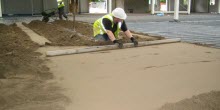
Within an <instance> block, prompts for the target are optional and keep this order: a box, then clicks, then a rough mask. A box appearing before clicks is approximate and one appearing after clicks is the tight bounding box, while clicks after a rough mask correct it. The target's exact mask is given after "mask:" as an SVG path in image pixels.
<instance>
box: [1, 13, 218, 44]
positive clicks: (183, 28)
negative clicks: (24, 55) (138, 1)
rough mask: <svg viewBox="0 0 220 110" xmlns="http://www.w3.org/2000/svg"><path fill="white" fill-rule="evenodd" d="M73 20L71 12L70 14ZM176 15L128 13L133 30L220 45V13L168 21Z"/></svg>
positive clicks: (92, 17)
mask: <svg viewBox="0 0 220 110" xmlns="http://www.w3.org/2000/svg"><path fill="white" fill-rule="evenodd" d="M101 16H102V15H100V14H99V15H91V14H81V15H77V16H76V20H79V21H85V22H89V23H93V22H94V21H95V20H96V19H97V18H99V17H101ZM69 18H70V20H71V18H72V17H71V16H70V17H69ZM36 19H38V20H41V17H6V18H3V19H0V23H5V24H11V23H14V22H27V23H28V22H30V21H31V20H36ZM172 20H173V15H172V14H171V15H165V16H162V17H160V16H156V15H149V14H128V19H127V20H126V22H127V25H128V27H129V29H130V30H133V31H137V32H143V33H148V34H157V35H161V36H164V37H166V38H177V37H178V38H182V41H183V42H190V43H199V44H208V45H210V46H212V47H215V48H220V31H219V30H220V15H219V14H201V13H200V14H191V15H180V22H178V23H177V22H169V21H172Z"/></svg>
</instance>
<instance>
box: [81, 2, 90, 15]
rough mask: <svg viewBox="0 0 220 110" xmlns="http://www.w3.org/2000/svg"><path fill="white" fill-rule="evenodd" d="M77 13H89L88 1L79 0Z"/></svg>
mask: <svg viewBox="0 0 220 110" xmlns="http://www.w3.org/2000/svg"><path fill="white" fill-rule="evenodd" d="M79 8H80V9H79V12H80V13H89V1H88V0H80V2H79Z"/></svg>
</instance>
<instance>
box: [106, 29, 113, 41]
mask: <svg viewBox="0 0 220 110" xmlns="http://www.w3.org/2000/svg"><path fill="white" fill-rule="evenodd" d="M106 33H107V35H108V37H109V39H110V40H111V41H114V40H115V36H114V34H113V33H112V31H109V30H106Z"/></svg>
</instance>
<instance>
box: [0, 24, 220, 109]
mask: <svg viewBox="0 0 220 110" xmlns="http://www.w3.org/2000/svg"><path fill="white" fill-rule="evenodd" d="M74 24H75V30H74V27H73V25H74ZM23 25H25V26H27V27H29V28H30V29H32V30H33V31H34V32H36V33H38V34H39V35H41V36H44V37H45V38H47V39H48V40H50V41H51V42H52V43H51V44H48V45H50V46H93V45H106V44H112V42H95V41H94V40H93V38H92V34H93V32H92V25H91V24H88V23H84V22H75V23H73V22H72V21H60V20H57V21H54V22H50V23H45V22H41V21H38V20H35V21H32V22H30V23H28V24H27V23H23ZM133 33H135V32H133ZM136 34H139V35H144V34H142V33H136ZM136 34H135V35H134V37H135V38H136V39H137V40H138V41H149V40H160V39H163V37H160V36H156V37H155V36H149V35H146V34H145V36H146V38H142V37H140V36H139V35H136ZM120 36H121V38H122V40H123V42H130V40H129V39H127V38H126V37H125V36H124V34H123V33H121V34H120ZM39 48H40V46H39V45H38V44H36V43H34V42H33V41H31V39H30V37H29V36H27V35H26V34H25V33H24V32H23V31H22V30H21V29H20V28H18V27H17V26H16V25H15V24H12V25H5V24H0V110H64V107H65V106H66V105H68V104H69V103H70V102H71V101H70V100H69V99H68V98H67V97H66V96H65V95H63V94H62V91H63V89H62V88H61V87H60V86H58V85H59V84H57V83H56V82H55V81H53V74H52V73H50V70H49V68H48V67H47V66H46V61H47V59H46V58H42V57H41V55H42V54H41V53H39V52H36V50H37V49H39ZM219 96H220V95H219V92H210V93H207V94H202V95H199V96H195V97H193V98H191V99H186V100H183V101H181V102H178V103H172V104H167V105H164V106H163V107H162V108H161V110H185V109H184V108H186V106H192V105H195V103H197V105H198V103H200V102H201V100H202V99H206V97H212V100H211V101H213V100H214V104H217V105H218V104H219ZM199 99H201V100H200V102H198V100H199ZM208 102H210V100H204V101H203V102H201V103H200V104H203V105H204V104H205V105H206V106H205V107H208V108H207V109H206V110H219V109H220V108H218V106H217V105H216V106H217V108H212V109H210V108H209V105H207V104H208ZM197 105H195V106H196V107H197ZM198 106H199V107H202V105H201V106H200V105H198ZM210 106H211V105H210ZM192 109H193V108H192ZM188 110H189V109H188ZM190 110H191V109H190ZM197 110H198V109H197Z"/></svg>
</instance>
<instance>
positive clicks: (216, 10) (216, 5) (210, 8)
mask: <svg viewBox="0 0 220 110" xmlns="http://www.w3.org/2000/svg"><path fill="white" fill-rule="evenodd" d="M219 2H220V1H219V0H215V5H210V6H209V12H218V8H219V7H220V5H219Z"/></svg>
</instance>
